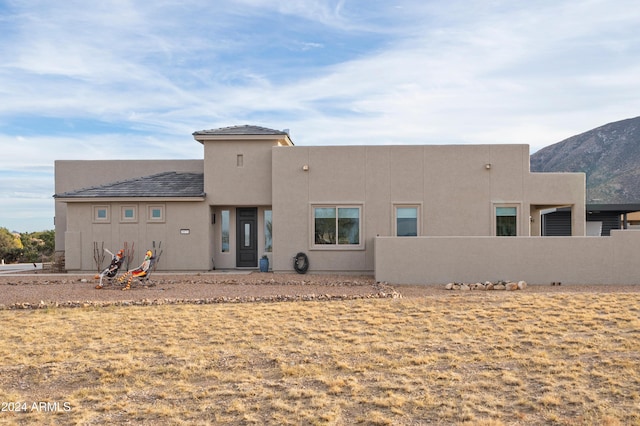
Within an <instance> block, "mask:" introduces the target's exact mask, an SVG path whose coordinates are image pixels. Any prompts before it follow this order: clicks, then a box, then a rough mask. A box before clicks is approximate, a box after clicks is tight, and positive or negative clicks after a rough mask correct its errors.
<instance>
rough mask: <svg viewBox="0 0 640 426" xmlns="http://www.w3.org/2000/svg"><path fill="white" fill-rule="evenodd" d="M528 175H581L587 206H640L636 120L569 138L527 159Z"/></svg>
mask: <svg viewBox="0 0 640 426" xmlns="http://www.w3.org/2000/svg"><path fill="white" fill-rule="evenodd" d="M531 171H532V172H584V173H586V178H587V204H618V203H621V204H626V203H640V117H636V118H630V119H627V120H621V121H616V122H613V123H609V124H605V125H604V126H600V127H597V128H595V129H593V130H589V131H588V132H585V133H582V134H579V135H576V136H572V137H570V138H568V139H565V140H563V141H561V142H558V143H556V144H553V145H550V146H548V147H545V148H543V149H541V150H539V151H538V152H536V153H534V154H533V155H531Z"/></svg>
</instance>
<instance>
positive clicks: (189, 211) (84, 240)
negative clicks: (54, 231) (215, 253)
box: [65, 201, 211, 271]
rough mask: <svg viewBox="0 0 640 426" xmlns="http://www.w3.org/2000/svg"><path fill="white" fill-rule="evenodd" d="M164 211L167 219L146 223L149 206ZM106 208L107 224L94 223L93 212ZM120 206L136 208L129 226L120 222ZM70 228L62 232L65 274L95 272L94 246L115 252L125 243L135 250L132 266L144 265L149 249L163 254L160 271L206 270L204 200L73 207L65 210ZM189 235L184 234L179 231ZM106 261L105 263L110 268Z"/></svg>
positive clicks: (84, 204) (206, 209)
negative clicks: (98, 207)
mask: <svg viewBox="0 0 640 426" xmlns="http://www.w3.org/2000/svg"><path fill="white" fill-rule="evenodd" d="M149 204H151V205H154V206H157V205H162V206H164V213H165V220H164V221H162V222H151V221H149V220H148V217H147V212H148V205H149ZM95 205H106V206H108V207H109V210H110V215H109V216H110V220H109V222H108V223H96V222H95V221H94V220H93V214H94V213H93V207H94V206H95ZM121 206H134V207H135V208H136V211H137V220H136V221H135V222H133V223H131V222H122V221H121V220H120V208H121ZM67 216H68V220H69V229H68V230H67V232H66V233H65V240H66V243H67V245H68V247H69V248H68V249H67V250H66V258H67V261H66V268H67V270H70V271H73V270H80V271H94V270H96V266H95V261H94V258H93V253H94V242H97V243H98V244H99V247H102V244H103V243H104V247H105V248H107V249H109V250H111V251H112V252H114V253H115V251H116V250H118V249H120V248H123V246H124V242H127V243H128V245H129V247H131V246H132V244H133V246H134V248H135V256H134V259H131V263H130V267H132V268H133V267H135V266H138V265H139V264H140V263H142V259H143V257H144V253H145V252H146V251H147V250H151V249H153V242H154V241H155V244H156V249H158V250H157V251H158V252H159V251H160V249H161V250H162V252H163V253H162V257H161V258H160V262H159V263H158V270H171V271H174V270H175V271H180V270H186V271H198V270H208V269H210V267H211V266H210V265H211V259H210V257H209V254H210V251H209V238H208V235H209V227H210V225H209V223H210V219H209V209H208V207H207V206H206V205H205V204H204V202H203V201H199V202H185V201H173V202H171V201H153V202H134V201H118V202H114V201H111V202H106V203H105V202H100V203H90V202H77V203H69V204H68V207H67ZM182 230H188V232H189V233H188V234H187V233H183V232H186V231H183V232H181V231H182ZM109 260H110V259H109V256H108V255H107V257H106V259H105V265H103V266H106V264H108V261H109Z"/></svg>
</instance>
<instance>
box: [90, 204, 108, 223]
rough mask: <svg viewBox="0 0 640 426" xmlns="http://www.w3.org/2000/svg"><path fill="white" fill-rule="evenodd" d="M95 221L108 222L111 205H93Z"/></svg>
mask: <svg viewBox="0 0 640 426" xmlns="http://www.w3.org/2000/svg"><path fill="white" fill-rule="evenodd" d="M93 221H94V222H98V223H108V222H109V206H93Z"/></svg>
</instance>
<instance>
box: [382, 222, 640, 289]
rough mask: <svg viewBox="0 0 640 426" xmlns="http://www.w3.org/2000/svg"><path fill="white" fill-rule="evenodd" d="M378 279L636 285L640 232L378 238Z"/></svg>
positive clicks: (639, 276)
mask: <svg viewBox="0 0 640 426" xmlns="http://www.w3.org/2000/svg"><path fill="white" fill-rule="evenodd" d="M375 276H376V280H377V281H379V282H388V283H390V284H446V283H448V282H479V281H480V282H484V281H496V280H516V281H517V280H525V281H526V282H527V283H529V284H549V283H551V282H562V283H567V284H635V283H639V282H640V230H615V231H612V232H611V236H610V237H416V238H411V237H404V238H398V237H377V238H375Z"/></svg>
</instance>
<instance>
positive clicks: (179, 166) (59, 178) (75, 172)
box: [54, 153, 204, 257]
mask: <svg viewBox="0 0 640 426" xmlns="http://www.w3.org/2000/svg"><path fill="white" fill-rule="evenodd" d="M125 154H126V153H123V157H124V156H126V155H125ZM54 169H55V193H56V194H60V193H63V192H68V191H75V190H78V189H82V188H88V187H92V186H97V185H104V184H106V183H112V182H117V181H122V180H126V179H132V178H137V177H142V176H149V175H153V174H155V173H162V172H167V171H175V172H193V173H202V172H203V171H204V162H203V160H57V161H55V163H54ZM55 215H56V216H55V228H56V250H65V238H64V234H65V232H66V231H67V204H66V203H65V202H62V201H59V200H56V201H55ZM67 257H69V256H67Z"/></svg>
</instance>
